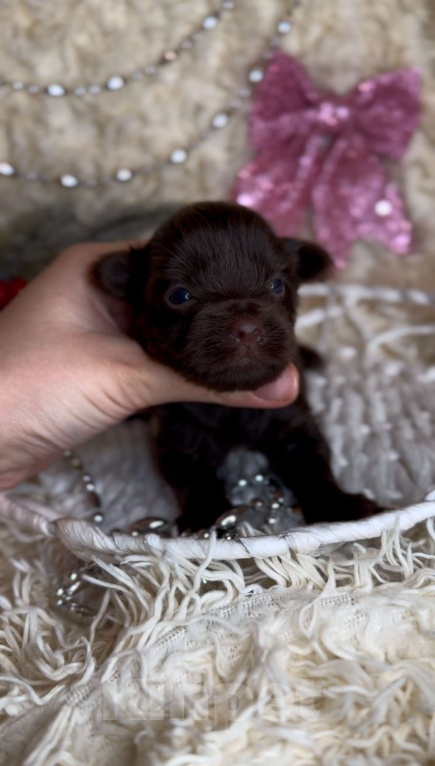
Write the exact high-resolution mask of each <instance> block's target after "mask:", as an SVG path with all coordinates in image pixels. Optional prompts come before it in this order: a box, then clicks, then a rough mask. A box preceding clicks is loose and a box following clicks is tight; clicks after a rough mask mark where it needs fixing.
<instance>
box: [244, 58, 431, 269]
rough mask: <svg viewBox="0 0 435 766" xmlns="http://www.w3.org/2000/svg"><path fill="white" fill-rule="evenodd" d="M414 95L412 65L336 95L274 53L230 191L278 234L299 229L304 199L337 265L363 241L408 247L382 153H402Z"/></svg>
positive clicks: (407, 226) (414, 119) (412, 124)
mask: <svg viewBox="0 0 435 766" xmlns="http://www.w3.org/2000/svg"><path fill="white" fill-rule="evenodd" d="M419 96H420V73H419V71H418V70H417V69H414V68H411V69H401V70H397V71H394V72H388V73H386V74H381V75H379V76H378V77H374V78H373V79H371V80H366V81H365V82H362V83H361V84H360V85H358V87H357V88H355V90H353V91H351V92H350V93H348V94H347V95H345V96H337V95H333V94H330V93H321V92H319V91H318V90H317V89H316V87H315V86H314V85H313V83H312V82H311V80H310V78H309V77H308V75H307V73H306V71H305V69H304V68H303V66H302V65H301V64H300V63H299V62H298V61H297V60H296V59H294V58H291V57H290V56H286V55H285V54H284V53H276V54H275V55H274V57H273V58H272V59H271V61H270V64H269V66H268V67H267V69H266V71H265V74H264V78H263V80H262V82H261V84H260V85H259V87H258V90H257V94H256V98H255V102H254V107H253V111H252V115H251V122H250V127H251V142H252V145H253V147H254V149H256V150H257V154H256V156H255V157H254V159H253V161H252V162H250V163H249V164H248V165H246V166H245V167H244V168H242V170H240V172H239V173H238V177H237V182H236V186H235V189H234V191H233V194H232V198H233V199H235V200H237V202H239V203H240V204H242V205H246V206H247V207H252V208H254V209H255V210H257V211H258V212H259V213H261V214H262V215H264V217H265V218H266V219H267V220H268V221H269V222H270V223H271V225H272V226H273V228H274V229H275V231H276V232H277V234H279V235H280V236H295V235H297V234H298V233H299V232H300V229H301V226H302V224H303V222H304V218H305V215H306V212H307V209H308V208H309V207H310V205H311V206H312V209H313V225H314V231H315V234H316V237H317V239H318V241H319V242H320V243H321V244H323V245H324V247H326V249H327V250H329V252H330V253H331V255H332V256H333V258H334V260H335V263H336V265H337V266H338V267H341V266H343V265H344V263H345V260H346V255H347V253H348V251H349V248H350V247H351V245H352V244H353V242H355V240H356V239H360V238H365V239H371V240H377V241H379V242H381V243H382V244H383V245H385V246H386V247H388V248H390V249H391V250H394V251H395V252H396V253H401V254H406V253H408V252H409V250H410V248H411V243H412V225H411V223H410V221H409V220H408V219H407V218H406V215H405V212H404V207H403V201H402V199H401V197H400V194H399V191H398V189H397V187H396V185H395V184H394V183H392V182H391V181H390V180H389V179H388V176H387V172H386V169H385V167H384V165H383V163H382V161H381V159H380V158H383V159H387V160H398V159H400V157H402V155H403V153H404V151H405V149H406V146H407V144H408V142H409V140H410V138H411V136H412V134H413V133H414V131H415V129H416V127H417V124H418V119H419V110H420V104H419Z"/></svg>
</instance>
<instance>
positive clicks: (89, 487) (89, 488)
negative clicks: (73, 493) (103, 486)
mask: <svg viewBox="0 0 435 766" xmlns="http://www.w3.org/2000/svg"><path fill="white" fill-rule="evenodd" d="M85 489H86V491H87V492H95V484H94V483H93V482H92V481H90V482H88V483H87V484H85Z"/></svg>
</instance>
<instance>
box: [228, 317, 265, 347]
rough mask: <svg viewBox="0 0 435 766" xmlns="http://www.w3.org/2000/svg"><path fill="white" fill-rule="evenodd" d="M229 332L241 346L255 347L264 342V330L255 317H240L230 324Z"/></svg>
mask: <svg viewBox="0 0 435 766" xmlns="http://www.w3.org/2000/svg"><path fill="white" fill-rule="evenodd" d="M229 332H230V335H231V337H232V338H234V339H235V341H236V342H237V343H241V344H242V345H243V346H248V347H249V346H256V345H257V344H258V343H263V341H264V340H265V337H266V336H265V330H264V327H263V325H262V324H261V322H260V321H259V320H258V319H256V318H255V317H250V316H241V317H237V319H234V321H233V322H232V323H231V324H230V327H229Z"/></svg>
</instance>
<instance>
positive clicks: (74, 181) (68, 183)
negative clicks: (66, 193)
mask: <svg viewBox="0 0 435 766" xmlns="http://www.w3.org/2000/svg"><path fill="white" fill-rule="evenodd" d="M60 183H61V184H62V186H65V188H66V189H73V188H74V186H78V183H79V179H78V178H76V177H75V176H73V175H71V174H70V173H65V175H63V176H61V177H60Z"/></svg>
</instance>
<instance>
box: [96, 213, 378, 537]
mask: <svg viewBox="0 0 435 766" xmlns="http://www.w3.org/2000/svg"><path fill="white" fill-rule="evenodd" d="M330 265H331V262H330V259H329V256H328V255H327V253H326V252H325V251H324V250H322V249H321V248H319V247H317V246H316V245H312V244H308V243H305V242H300V241H298V240H283V239H279V238H278V237H277V236H275V234H274V233H273V232H272V230H271V229H270V227H269V226H268V225H267V224H266V222H265V221H264V220H263V219H262V218H261V217H260V216H259V215H257V214H256V213H254V212H252V211H251V210H248V209H247V208H244V207H239V206H237V205H230V204H226V203H211V202H205V203H199V204H196V205H192V206H190V207H187V208H184V209H183V210H181V211H180V212H178V213H176V214H175V216H173V217H172V218H171V219H170V220H169V221H167V222H166V223H165V224H163V225H162V226H161V227H160V228H159V229H158V230H157V232H156V234H155V235H154V237H153V238H152V239H151V241H150V242H149V243H148V244H147V245H146V247H144V248H143V249H141V250H132V251H131V253H129V254H127V255H126V254H112V255H109V256H107V257H106V258H105V259H104V260H102V261H101V262H100V263H99V264H98V265H97V268H96V269H95V271H94V273H93V278H94V280H95V281H96V282H97V284H98V285H99V286H100V287H101V288H102V289H103V290H105V291H106V292H108V293H110V294H111V295H114V296H117V297H120V298H125V299H126V300H127V301H128V302H129V304H130V306H131V308H132V313H133V324H134V327H133V334H134V337H135V338H136V339H137V340H138V341H139V343H140V344H141V345H142V346H143V348H144V349H145V350H146V352H147V353H148V354H149V356H151V357H152V358H153V359H156V360H158V361H159V362H162V363H163V364H166V365H168V366H169V367H171V368H172V369H174V370H176V371H177V372H179V373H180V374H181V375H183V376H184V377H185V378H187V379H189V380H191V381H194V382H195V383H198V384H200V385H202V386H206V387H209V388H211V389H214V390H217V391H237V390H255V389H257V388H258V387H260V386H263V385H265V384H266V383H270V382H272V381H273V380H275V379H276V378H277V377H278V376H279V375H280V374H281V373H282V372H283V371H284V369H285V368H286V366H287V365H288V364H289V363H290V362H293V363H294V364H296V365H297V366H298V368H299V370H300V371H301V372H302V363H301V354H300V350H299V349H298V346H297V343H296V340H295V335H294V322H295V316H296V308H297V288H298V285H299V283H300V282H301V281H305V280H309V279H312V278H317V277H320V276H323V275H324V274H325V273H326V272H327V271H328V270H329V268H330ZM157 413H158V416H159V418H160V430H159V437H158V440H157V446H158V460H159V464H160V469H161V471H162V472H163V474H164V476H165V477H166V478H167V480H168V481H169V482H170V484H171V485H172V486H173V487H174V489H175V490H176V492H177V495H178V498H179V502H180V507H181V510H182V513H183V525H184V526H188V527H192V528H199V527H206V526H209V525H211V524H212V523H213V522H214V521H215V519H216V518H217V516H219V515H220V514H221V513H222V512H224V511H225V510H227V509H228V507H229V504H228V500H227V498H226V496H225V491H224V486H223V484H222V482H221V481H220V480H219V478H218V476H217V471H218V468H219V466H220V465H221V464H222V463H223V461H224V460H225V457H226V456H227V454H228V452H229V451H230V450H231V449H232V448H233V447H236V446H244V447H246V448H248V449H253V450H257V451H259V452H262V453H264V454H265V455H266V457H267V458H268V459H269V464H270V469H271V470H272V472H274V473H275V474H277V475H278V476H279V477H280V478H281V479H282V480H283V481H284V483H285V484H286V485H287V486H288V487H289V488H290V489H291V490H293V492H294V494H295V495H296V497H297V499H298V501H299V503H300V505H301V508H302V511H303V513H304V516H305V519H306V521H307V522H310V523H312V522H317V521H339V520H345V519H356V518H360V517H362V516H366V515H368V514H370V513H372V512H373V511H375V510H377V506H375V504H374V503H372V502H371V501H370V500H368V499H367V498H366V497H364V496H362V495H350V494H348V493H345V492H343V491H342V490H341V489H340V488H339V487H338V486H337V484H336V482H335V479H334V477H333V475H332V472H331V469H330V463H329V449H328V446H327V444H326V442H325V440H324V438H323V436H322V435H321V433H320V431H319V429H318V427H317V425H316V423H315V421H314V418H313V416H312V414H311V412H310V408H309V405H308V403H307V399H306V395H305V390H304V385H303V383H302V385H301V392H300V394H299V397H298V399H297V400H296V402H295V403H294V404H291V405H289V406H287V407H283V408H281V409H277V410H260V409H259V410H252V409H249V410H248V409H233V408H227V407H219V406H217V405H209V404H170V405H167V406H165V407H159V408H158V409H157ZM203 509H205V511H204V510H203Z"/></svg>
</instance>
